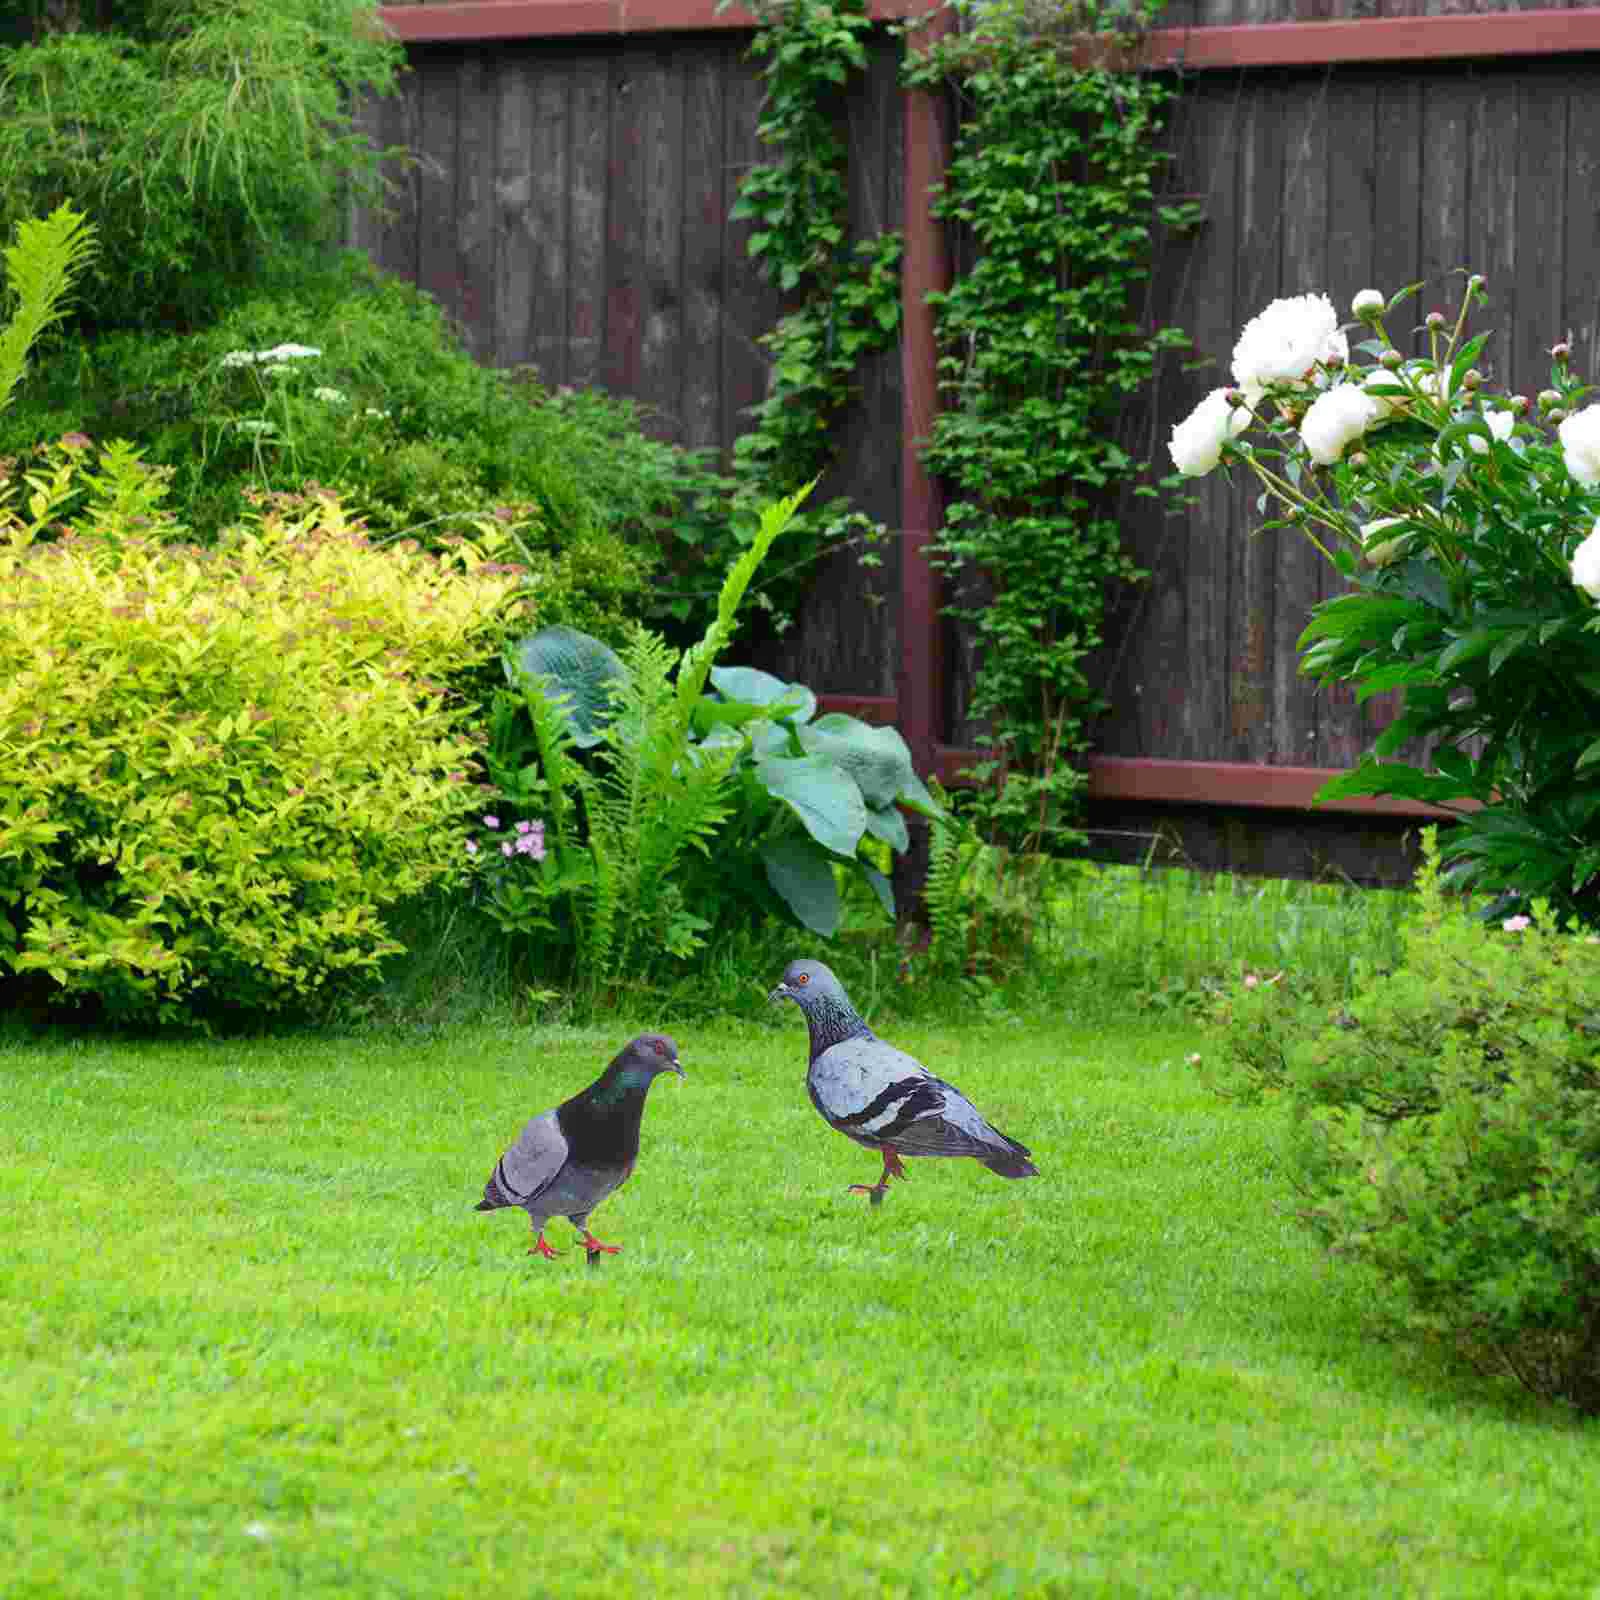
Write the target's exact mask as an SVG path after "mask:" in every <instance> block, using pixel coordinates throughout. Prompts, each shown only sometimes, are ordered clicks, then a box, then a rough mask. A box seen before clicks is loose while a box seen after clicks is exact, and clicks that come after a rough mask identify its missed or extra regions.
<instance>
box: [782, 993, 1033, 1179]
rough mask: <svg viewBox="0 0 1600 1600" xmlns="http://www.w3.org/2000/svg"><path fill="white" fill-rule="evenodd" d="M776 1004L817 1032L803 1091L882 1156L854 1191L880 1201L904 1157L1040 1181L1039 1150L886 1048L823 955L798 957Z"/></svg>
mask: <svg viewBox="0 0 1600 1600" xmlns="http://www.w3.org/2000/svg"><path fill="white" fill-rule="evenodd" d="M767 998H768V999H769V1000H793V1001H794V1003H795V1004H796V1005H797V1006H799V1007H800V1009H801V1011H802V1012H804V1013H805V1019H806V1026H807V1027H808V1028H809V1029H810V1030H811V1068H810V1071H808V1072H807V1073H806V1089H807V1091H808V1092H809V1093H810V1095H811V1103H812V1105H814V1106H815V1107H816V1108H817V1110H818V1111H820V1112H821V1113H822V1116H823V1120H824V1121H826V1122H827V1124H828V1126H829V1127H831V1128H837V1129H838V1130H839V1132H840V1133H842V1134H844V1135H846V1136H847V1137H848V1138H851V1139H854V1140H855V1142H856V1143H857V1144H864V1145H865V1146H866V1147H867V1148H868V1149H869V1150H878V1151H881V1152H882V1154H883V1176H882V1177H881V1178H879V1179H878V1181H877V1182H876V1183H875V1184H865V1183H852V1184H851V1185H850V1188H851V1190H852V1191H853V1192H855V1193H858V1194H864V1195H868V1196H870V1197H871V1200H872V1204H873V1205H875V1206H876V1205H881V1204H882V1203H883V1197H884V1195H885V1194H886V1193H887V1192H888V1188H889V1180H890V1179H891V1178H899V1179H900V1180H901V1181H902V1182H903V1181H904V1180H905V1176H906V1169H905V1168H904V1167H903V1166H902V1165H901V1162H900V1157H901V1156H971V1157H972V1158H973V1159H974V1160H976V1161H979V1162H981V1163H982V1164H983V1165H984V1166H986V1167H987V1168H988V1169H989V1170H990V1171H991V1172H997V1173H999V1174H1000V1176H1001V1177H1002V1178H1036V1177H1038V1175H1039V1169H1038V1168H1037V1167H1036V1166H1034V1164H1033V1163H1032V1162H1031V1161H1030V1160H1029V1159H1028V1157H1029V1156H1030V1155H1031V1154H1032V1153H1033V1152H1032V1151H1030V1150H1029V1149H1028V1148H1027V1147H1026V1146H1025V1145H1020V1144H1018V1143H1017V1141H1016V1140H1015V1139H1008V1138H1007V1137H1006V1136H1005V1134H1003V1133H1001V1132H1000V1130H999V1129H998V1128H994V1127H991V1126H990V1125H989V1123H988V1122H986V1121H985V1120H984V1119H983V1117H982V1116H981V1115H980V1114H979V1112H978V1109H977V1107H976V1106H974V1105H973V1103H972V1102H971V1101H970V1100H969V1099H967V1097H966V1096H965V1095H964V1094H962V1092H961V1091H960V1090H959V1089H957V1088H955V1087H954V1086H953V1085H951V1084H948V1083H946V1082H945V1081H944V1080H943V1079H942V1078H936V1077H934V1075H933V1074H932V1073H931V1072H929V1071H928V1069H927V1068H926V1067H925V1066H923V1064H922V1063H921V1062H920V1061H918V1060H917V1059H916V1057H915V1056H908V1055H907V1054H906V1053H905V1051H904V1050H896V1049H895V1047H894V1046H893V1045H892V1044H885V1043H884V1042H883V1040H882V1039H880V1038H878V1036H877V1035H876V1034H875V1033H873V1031H872V1029H871V1028H869V1027H868V1026H867V1025H866V1023H865V1022H863V1021H862V1020H861V1018H860V1016H859V1015H858V1014H857V1013H856V1009H855V1007H854V1006H852V1005H851V1004H850V996H849V995H847V994H846V993H845V992H844V985H843V984H841V983H840V982H839V980H838V979H837V978H836V977H834V975H833V974H832V973H831V972H830V971H829V970H828V969H827V968H826V967H825V966H823V964H822V963H821V962H820V961H791V962H790V963H789V965H788V966H787V967H785V968H784V969H783V981H782V982H781V983H780V984H779V985H778V987H777V988H776V989H774V990H773V991H772V993H771V994H770V995H768V996H767Z"/></svg>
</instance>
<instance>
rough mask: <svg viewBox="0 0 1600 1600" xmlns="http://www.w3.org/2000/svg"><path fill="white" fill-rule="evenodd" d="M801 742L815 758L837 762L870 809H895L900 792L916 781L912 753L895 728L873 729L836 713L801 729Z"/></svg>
mask: <svg viewBox="0 0 1600 1600" xmlns="http://www.w3.org/2000/svg"><path fill="white" fill-rule="evenodd" d="M800 742H801V744H803V745H804V746H805V747H806V749H807V751H809V752H811V753H812V754H816V755H826V756H828V757H830V758H831V759H832V760H834V761H837V762H838V763H839V765H840V766H841V767H843V768H844V770H845V771H846V772H848V773H849V774H850V776H851V777H852V778H853V779H855V781H856V784H857V785H858V787H859V788H860V790H861V794H862V798H863V799H865V801H866V802H867V804H868V805H869V806H873V807H883V806H888V805H893V804H894V801H895V798H896V796H897V795H898V794H899V793H900V791H901V789H902V788H903V787H904V786H905V785H906V784H907V783H908V782H914V781H915V780H916V772H915V771H914V770H913V768H912V765H911V751H910V750H909V749H908V748H907V747H906V742H905V740H904V739H902V738H901V737H900V735H899V733H898V731H896V730H895V729H894V728H874V727H872V726H870V725H869V724H868V723H865V722H861V721H858V720H857V719H856V718H855V717H847V716H845V715H844V714H843V713H841V712H838V711H834V712H830V713H829V714H828V715H827V716H825V717H818V718H817V720H816V721H815V722H813V723H812V724H811V725H810V726H809V727H806V728H802V729H801V730H800Z"/></svg>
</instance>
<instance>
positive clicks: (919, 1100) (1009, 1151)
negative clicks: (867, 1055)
mask: <svg viewBox="0 0 1600 1600" xmlns="http://www.w3.org/2000/svg"><path fill="white" fill-rule="evenodd" d="M878 1137H879V1138H880V1139H882V1140H883V1142H884V1143H885V1144H890V1145H893V1146H894V1148H895V1149H896V1150H898V1151H899V1152H900V1153H901V1154H902V1155H908V1156H976V1157H978V1159H979V1160H980V1161H981V1160H983V1159H985V1158H986V1157H990V1156H993V1155H995V1154H997V1153H999V1154H1002V1155H1013V1154H1020V1155H1024V1156H1026V1155H1027V1154H1028V1151H1026V1150H1025V1149H1024V1148H1023V1147H1022V1146H1021V1145H1019V1144H1018V1143H1017V1142H1016V1141H1015V1140H1014V1139H1008V1138H1007V1137H1006V1136H1005V1134H1003V1133H1001V1132H1000V1130H999V1129H998V1128H994V1127H991V1126H990V1124H989V1123H988V1122H987V1121H986V1120H985V1119H984V1117H983V1116H982V1114H981V1113H980V1112H979V1110H978V1108H977V1107H976V1106H975V1105H973V1103H972V1102H971V1101H970V1100H969V1099H967V1097H966V1096H965V1095H964V1094H962V1092H961V1091H960V1090H959V1089H957V1088H956V1087H955V1086H954V1085H953V1084H948V1083H945V1082H944V1081H943V1080H942V1079H939V1078H930V1079H929V1080H928V1081H927V1083H926V1084H924V1085H923V1086H922V1088H921V1089H920V1090H919V1091H918V1092H917V1093H915V1094H912V1095H910V1096H908V1097H907V1099H906V1101H905V1103H904V1104H903V1105H902V1106H901V1108H900V1111H899V1114H898V1116H897V1117H896V1119H895V1123H894V1124H891V1125H890V1126H889V1127H887V1128H885V1129H884V1130H883V1132H881V1133H880V1134H879V1135H878Z"/></svg>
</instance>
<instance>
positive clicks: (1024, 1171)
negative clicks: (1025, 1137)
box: [978, 1128, 1039, 1178]
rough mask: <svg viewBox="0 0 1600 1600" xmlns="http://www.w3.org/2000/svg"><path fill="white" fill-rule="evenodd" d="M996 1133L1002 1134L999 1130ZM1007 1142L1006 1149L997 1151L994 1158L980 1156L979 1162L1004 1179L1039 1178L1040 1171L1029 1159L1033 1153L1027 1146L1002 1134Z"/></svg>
mask: <svg viewBox="0 0 1600 1600" xmlns="http://www.w3.org/2000/svg"><path fill="white" fill-rule="evenodd" d="M995 1132H996V1133H1000V1130H999V1129H998V1128H996V1129H995ZM1000 1137H1001V1138H1002V1139H1004V1140H1005V1142H1006V1148H1005V1149H1004V1150H1001V1151H997V1152H996V1153H995V1154H994V1155H992V1156H979V1158H978V1159H979V1160H980V1161H981V1162H982V1163H983V1164H984V1166H986V1167H987V1168H988V1169H989V1170H990V1171H991V1172H997V1173H999V1175H1000V1176H1001V1177H1002V1178H1037V1177H1038V1176H1039V1169H1038V1168H1037V1167H1036V1166H1034V1164H1033V1163H1032V1162H1031V1161H1030V1160H1029V1159H1028V1157H1029V1156H1031V1155H1032V1154H1033V1152H1032V1151H1031V1150H1030V1149H1029V1148H1028V1147H1027V1145H1025V1144H1018V1143H1017V1141H1016V1140H1015V1139H1012V1138H1009V1137H1007V1135H1005V1134H1003V1133H1000Z"/></svg>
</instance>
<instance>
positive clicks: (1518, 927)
mask: <svg viewBox="0 0 1600 1600" xmlns="http://www.w3.org/2000/svg"><path fill="white" fill-rule="evenodd" d="M1500 926H1501V927H1502V928H1504V929H1505V930H1506V932H1507V933H1521V932H1522V930H1523V929H1524V928H1531V927H1532V926H1533V919H1532V918H1531V917H1507V918H1506V920H1505V921H1504V922H1502V923H1501V924H1500Z"/></svg>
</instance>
